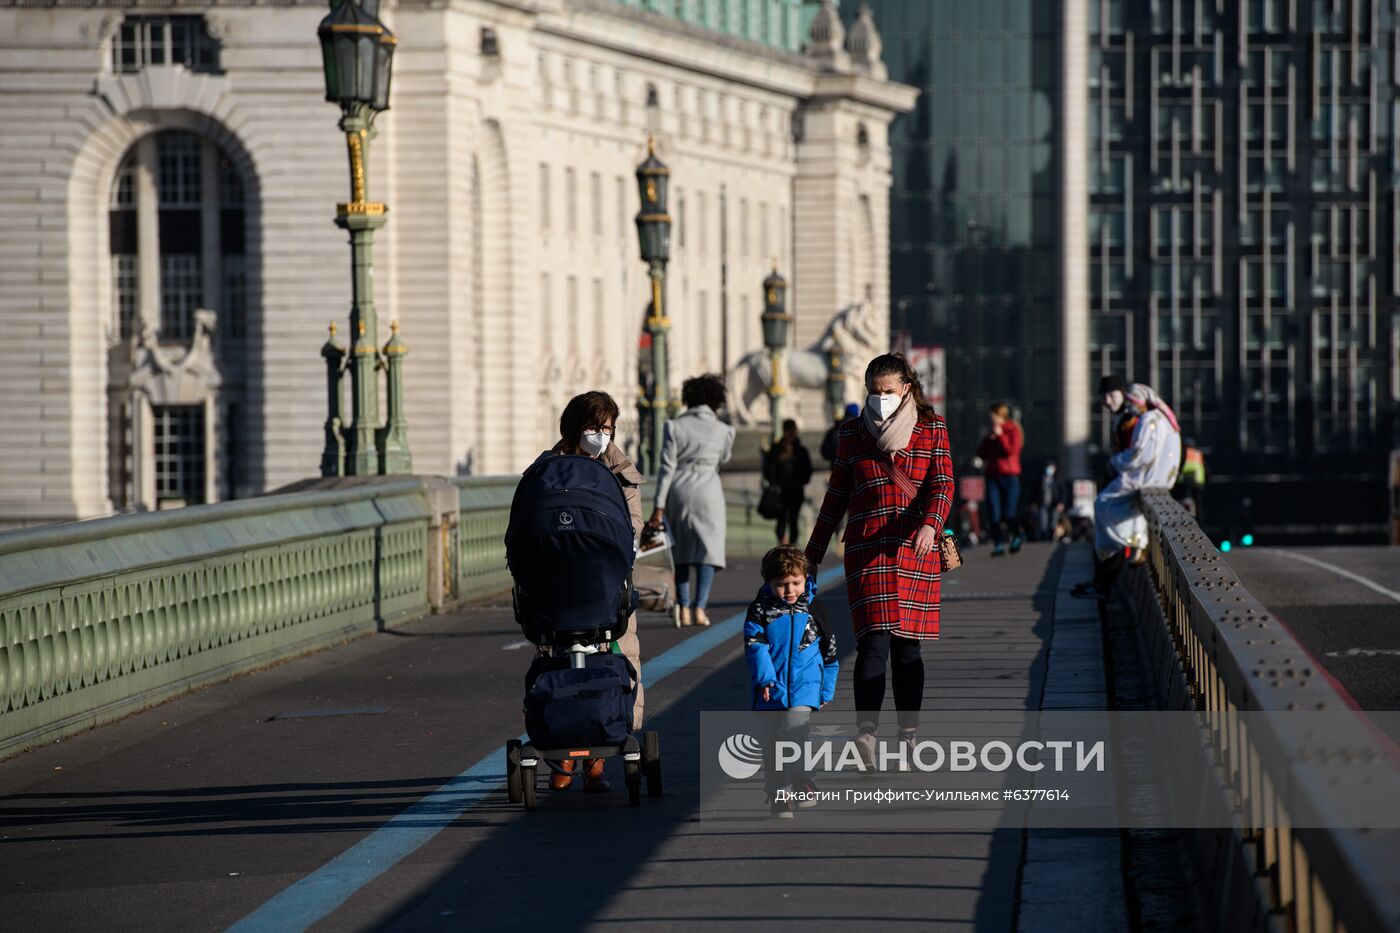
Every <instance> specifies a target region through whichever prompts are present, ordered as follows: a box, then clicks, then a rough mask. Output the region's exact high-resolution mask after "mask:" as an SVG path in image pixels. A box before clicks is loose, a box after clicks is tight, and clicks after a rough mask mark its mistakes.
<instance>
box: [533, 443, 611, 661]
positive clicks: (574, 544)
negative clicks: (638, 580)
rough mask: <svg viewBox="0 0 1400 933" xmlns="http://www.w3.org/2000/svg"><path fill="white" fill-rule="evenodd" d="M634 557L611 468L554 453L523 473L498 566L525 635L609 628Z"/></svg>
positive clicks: (540, 638) (544, 636)
mask: <svg viewBox="0 0 1400 933" xmlns="http://www.w3.org/2000/svg"><path fill="white" fill-rule="evenodd" d="M634 556H635V551H634V548H633V543H632V519H631V515H630V513H629V512H628V509H627V500H626V498H625V497H624V496H623V493H622V486H621V484H620V483H619V482H618V480H617V477H615V476H613V474H612V471H611V470H609V469H608V468H607V467H605V466H604V465H603V464H601V463H599V462H598V461H597V460H594V459H593V458H592V457H582V456H571V455H561V456H556V457H547V458H545V459H543V460H541V461H540V462H538V463H536V464H535V465H534V466H532V467H531V468H530V469H528V470H526V471H525V475H524V476H522V477H521V478H520V484H519V485H518V486H517V487H516V490H515V498H514V499H513V500H512V501H511V504H510V524H509V525H508V526H507V529H506V564H507V565H508V566H509V567H510V573H511V576H512V577H513V578H514V580H515V585H516V595H517V599H518V600H520V601H521V602H522V603H523V604H524V606H525V607H527V608H526V613H527V614H528V615H529V616H530V617H531V618H530V622H529V624H525V632H526V636H527V637H529V638H531V639H532V640H535V641H543V640H546V639H548V638H549V637H550V636H551V635H553V634H556V633H559V632H571V633H572V632H585V633H587V632H598V633H601V632H603V631H607V630H612V629H614V628H616V620H617V617H618V612H619V609H620V608H621V607H622V606H623V605H624V601H630V594H629V593H627V592H626V587H625V584H626V582H627V576H628V573H629V572H630V571H631V569H632V560H633V557H634ZM523 622H524V620H523V619H522V623H523Z"/></svg>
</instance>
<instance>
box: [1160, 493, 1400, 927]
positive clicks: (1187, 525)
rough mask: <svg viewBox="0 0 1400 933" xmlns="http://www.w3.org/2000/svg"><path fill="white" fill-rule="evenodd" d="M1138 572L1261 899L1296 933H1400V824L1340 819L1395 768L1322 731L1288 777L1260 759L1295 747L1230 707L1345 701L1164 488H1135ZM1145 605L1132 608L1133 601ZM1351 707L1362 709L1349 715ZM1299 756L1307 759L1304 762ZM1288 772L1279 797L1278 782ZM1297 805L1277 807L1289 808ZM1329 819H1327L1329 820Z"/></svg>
mask: <svg viewBox="0 0 1400 933" xmlns="http://www.w3.org/2000/svg"><path fill="white" fill-rule="evenodd" d="M1141 503H1142V509H1143V514H1144V515H1145V517H1146V519H1147V523H1148V528H1149V534H1150V546H1149V561H1148V569H1149V571H1150V578H1151V584H1152V590H1153V591H1154V592H1153V595H1155V596H1156V602H1157V608H1158V609H1160V611H1161V615H1162V619H1163V620H1164V621H1165V624H1166V628H1167V633H1168V636H1169V637H1170V639H1171V642H1172V644H1173V646H1174V647H1175V649H1176V654H1177V658H1178V660H1179V662H1180V669H1181V672H1182V673H1183V674H1184V676H1185V682H1186V687H1187V690H1188V695H1187V696H1179V697H1177V698H1176V699H1175V701H1174V702H1175V703H1176V704H1177V705H1180V706H1181V707H1184V708H1194V709H1196V710H1199V711H1201V712H1203V713H1206V714H1221V715H1217V716H1211V715H1207V716H1204V717H1202V718H1203V722H1204V723H1205V725H1206V728H1207V729H1208V731H1209V733H1210V737H1211V740H1212V741H1211V744H1212V746H1213V748H1212V751H1213V752H1214V754H1215V758H1216V764H1217V766H1218V767H1217V773H1218V774H1219V775H1220V778H1221V781H1222V783H1223V785H1224V786H1223V790H1224V791H1225V793H1226V796H1227V799H1228V800H1230V801H1231V802H1232V803H1233V805H1234V809H1235V811H1236V813H1237V815H1238V818H1239V820H1240V827H1241V828H1240V841H1241V843H1242V844H1243V845H1244V846H1246V847H1247V849H1248V850H1249V851H1248V854H1249V855H1251V856H1252V859H1251V861H1252V862H1253V864H1254V865H1255V866H1256V868H1257V870H1258V872H1259V873H1260V874H1261V875H1263V880H1265V881H1266V882H1267V892H1266V893H1267V900H1268V904H1269V907H1270V908H1271V909H1272V910H1274V911H1279V912H1282V913H1283V914H1284V915H1286V917H1287V920H1288V927H1289V929H1291V930H1293V931H1297V933H1310V931H1314V930H1318V931H1321V930H1329V931H1330V930H1335V929H1338V928H1345V929H1349V930H1372V929H1374V930H1389V929H1397V928H1400V875H1397V872H1396V868H1395V866H1397V865H1400V832H1397V831H1392V830H1365V829H1338V828H1330V829H1329V828H1302V827H1301V826H1296V825H1295V826H1290V822H1295V821H1296V822H1301V821H1302V820H1301V819H1295V818H1298V817H1300V815H1301V812H1303V811H1304V810H1306V812H1307V813H1308V817H1307V818H1308V820H1309V821H1310V823H1311V825H1313V826H1323V827H1326V826H1340V825H1344V824H1345V820H1344V819H1342V818H1341V817H1340V809H1341V808H1342V806H1343V805H1344V802H1345V797H1346V794H1347V791H1348V788H1349V787H1359V786H1361V785H1370V786H1374V783H1375V782H1376V781H1378V780H1379V781H1384V782H1387V783H1394V782H1395V781H1396V779H1397V769H1396V766H1395V764H1394V762H1393V761H1392V760H1391V759H1390V758H1388V757H1386V756H1375V755H1373V754H1372V752H1371V750H1370V749H1361V748H1355V749H1353V748H1348V747H1345V745H1344V744H1342V743H1341V742H1340V741H1329V740H1328V739H1327V738H1326V737H1321V738H1318V739H1316V740H1314V741H1315V746H1314V747H1312V748H1310V749H1301V751H1304V752H1308V753H1309V754H1306V755H1296V754H1295V755H1293V756H1290V758H1291V760H1290V766H1289V770H1288V773H1287V774H1286V775H1282V776H1280V775H1278V774H1270V773H1267V772H1266V771H1265V770H1264V769H1263V768H1262V767H1261V761H1263V760H1264V759H1266V758H1272V759H1274V760H1277V754H1276V753H1277V750H1278V749H1280V748H1293V749H1294V750H1295V751H1298V750H1299V749H1298V746H1297V743H1296V736H1291V735H1289V733H1288V730H1287V729H1286V728H1285V727H1284V726H1283V724H1282V722H1279V723H1275V722H1274V721H1273V720H1274V719H1280V720H1281V719H1282V717H1253V718H1251V720H1250V722H1251V724H1252V725H1253V729H1252V730H1245V729H1243V728H1241V727H1240V719H1239V717H1236V716H1232V715H1230V714H1233V713H1240V712H1250V711H1280V712H1289V711H1300V710H1302V711H1306V710H1338V711H1341V710H1347V709H1349V706H1348V704H1347V701H1346V700H1345V699H1344V698H1343V697H1342V695H1341V694H1340V693H1339V692H1338V690H1337V689H1336V688H1335V687H1334V686H1333V685H1332V683H1331V682H1330V681H1329V680H1328V679H1327V678H1326V677H1325V676H1323V674H1322V672H1321V671H1319V670H1318V669H1317V666H1316V662H1315V661H1314V660H1313V659H1312V657H1311V656H1310V655H1309V654H1308V652H1307V650H1306V649H1305V648H1304V647H1303V646H1302V645H1301V644H1300V643H1299V642H1298V641H1297V639H1296V638H1294V637H1293V634H1292V633H1291V632H1290V631H1289V630H1288V629H1287V628H1286V627H1285V626H1284V625H1283V624H1282V623H1280V622H1279V620H1278V619H1277V618H1276V617H1274V616H1273V615H1272V614H1271V613H1270V612H1269V611H1268V610H1267V609H1266V608H1265V607H1264V606H1263V604H1262V603H1260V602H1259V600H1257V599H1256V598H1255V597H1254V596H1252V595H1251V594H1250V593H1249V591H1248V590H1246V589H1245V588H1244V586H1243V585H1242V584H1241V582H1240V580H1239V577H1237V576H1236V575H1235V573H1234V571H1233V570H1231V569H1230V567H1229V566H1228V564H1226V563H1225V561H1224V559H1223V558H1222V556H1221V554H1220V552H1219V550H1217V549H1216V547H1215V546H1214V544H1213V543H1212V542H1211V541H1210V539H1209V538H1208V537H1206V535H1205V534H1204V532H1202V531H1201V529H1200V527H1199V526H1198V525H1197V524H1196V522H1195V520H1194V519H1193V518H1192V517H1191V516H1190V515H1189V514H1188V513H1187V512H1186V510H1185V509H1183V508H1182V507H1181V505H1180V503H1178V502H1176V501H1175V500H1173V499H1172V498H1171V496H1170V495H1169V494H1168V493H1167V492H1166V491H1165V490H1152V491H1145V492H1144V493H1143V494H1142V496H1141ZM1141 608H1144V607H1139V609H1141ZM1358 715H1359V714H1358ZM1305 757H1306V758H1307V759H1308V760H1307V761H1306V763H1304V762H1303V760H1302V759H1303V758H1305ZM1279 780H1285V781H1286V782H1287V785H1288V787H1287V793H1286V794H1285V793H1283V792H1282V788H1280V787H1277V786H1275V782H1276V781H1279ZM1285 801H1292V805H1293V806H1294V807H1295V808H1297V809H1298V811H1299V812H1297V813H1289V812H1286V811H1287V807H1288V804H1287V803H1286V802H1285ZM1329 814H1336V815H1337V818H1336V819H1335V820H1330V821H1329Z"/></svg>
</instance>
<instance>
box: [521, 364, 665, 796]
mask: <svg viewBox="0 0 1400 933" xmlns="http://www.w3.org/2000/svg"><path fill="white" fill-rule="evenodd" d="M618 413H619V409H618V407H617V402H616V401H614V400H613V398H612V396H611V395H609V394H608V393H606V392H596V391H595V392H585V393H583V394H582V395H576V396H574V397H573V398H572V399H570V400H569V404H568V405H566V406H564V412H563V414H562V415H560V416H559V435H560V439H559V443H557V444H555V445H554V447H552V448H551V449H549V450H547V451H545V452H544V453H542V454H540V455H539V457H538V458H537V459H536V460H535V463H534V464H531V467H530V469H531V470H533V469H534V468H535V467H536V466H538V465H539V464H540V463H541V461H545V460H548V459H549V458H552V457H559V456H564V455H573V456H584V457H592V458H594V459H596V460H597V461H598V462H600V463H601V464H603V466H605V467H607V468H608V470H609V471H611V473H612V474H613V476H615V477H616V478H617V481H618V483H619V484H620V485H621V486H622V493H623V497H624V498H625V499H626V501H627V511H628V513H629V516H630V517H631V521H632V538H633V540H634V542H635V541H636V539H637V538H638V536H639V535H640V534H641V531H642V492H641V484H642V474H641V473H640V472H639V471H638V470H637V468H636V466H635V465H633V463H632V461H631V460H630V459H628V457H627V455H626V454H624V453H623V452H622V451H621V450H620V449H619V448H618V447H617V445H616V444H614V443H613V436H614V432H615V431H616V428H617V416H618ZM527 472H528V471H527ZM617 650H618V652H619V653H621V654H622V655H623V657H625V658H627V660H628V661H629V662H630V663H631V665H632V670H633V671H634V672H635V676H636V680H635V683H634V686H633V689H634V693H635V698H634V702H633V707H632V723H631V726H632V730H633V731H634V732H635V731H638V730H640V729H641V727H642V661H641V645H640V644H639V642H638V641H637V616H636V613H635V612H634V613H632V616H631V618H630V619H629V621H628V625H627V631H626V632H625V633H624V634H623V635H622V636H621V637H620V638H618V639H617ZM603 766H604V761H603V759H601V758H594V759H591V760H588V761H586V762H583V768H582V770H583V780H584V788H583V789H584V790H585V791H588V792H591V793H601V792H604V791H607V790H608V789H609V784H608V782H607V780H605V779H604V777H603ZM573 770H574V762H572V761H563V762H559V770H558V771H555V772H554V773H552V774H551V775H550V787H551V788H553V789H554V790H566V789H567V788H568V787H569V786H570V785H571V784H572V783H573V775H572V773H571V772H573Z"/></svg>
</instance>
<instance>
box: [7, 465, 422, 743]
mask: <svg viewBox="0 0 1400 933" xmlns="http://www.w3.org/2000/svg"><path fill="white" fill-rule="evenodd" d="M431 518H432V509H431V508H430V502H429V498H428V496H427V492H426V487H425V484H424V483H423V482H422V481H419V480H399V481H395V482H389V483H382V484H379V485H377V486H373V487H366V488H359V489H345V490H335V491H317V492H301V493H294V494H289V495H274V496H267V497H263V498H258V499H248V500H242V501H237V502H228V503H220V504H217V505H209V506H194V507H190V508H185V509H179V510H172V511H169V512H151V513H145V514H138V515H121V516H115V517H112V518H105V519H98V520H94V521H90V522H78V523H71V524H63V525H51V526H44V527H39V528H32V529H26V530H23V531H18V532H13V533H10V534H5V535H0V756H3V755H5V754H8V753H12V752H14V751H18V750H20V749H22V748H24V747H26V746H28V745H32V744H35V743H36V742H38V741H41V740H46V739H52V738H57V737H59V736H62V735H66V734H70V733H72V732H76V731H80V730H82V729H85V728H88V727H90V726H92V725H96V724H98V723H100V722H104V721H110V720H112V719H115V718H118V717H119V716H122V715H125V714H126V713H129V712H131V711H133V710H135V709H140V708H142V707H144V706H149V705H152V704H154V703H156V702H159V701H161V700H163V699H165V698H167V697H169V696H172V695H174V694H176V693H180V692H183V691H185V690H188V689H191V688H194V687H197V686H201V685H203V684H207V683H211V682H213V681H216V680H220V679H224V678H226V677H229V676H232V675H233V674H236V673H239V672H241V671H245V670H251V669H254V668H257V667H260V666H265V665H267V664H270V663H273V662H275V661H278V660H281V659H282V658H285V657H290V656H292V655H295V654H298V653H302V652H305V651H307V650H311V649H312V648H315V647H319V646H321V645H324V644H328V643H331V642H334V641H336V640H340V639H343V638H346V637H351V636H353V635H357V634H361V633H363V632H366V631H373V630H374V629H375V628H377V627H383V626H386V625H393V624H395V623H397V622H399V621H402V620H405V619H408V618H412V617H414V616H418V615H422V614H423V613H425V612H426V611H427V610H428V593H427V576H426V574H425V573H424V567H425V566H426V560H427V548H426V544H427V534H426V530H427V528H428V526H429V524H430V520H431Z"/></svg>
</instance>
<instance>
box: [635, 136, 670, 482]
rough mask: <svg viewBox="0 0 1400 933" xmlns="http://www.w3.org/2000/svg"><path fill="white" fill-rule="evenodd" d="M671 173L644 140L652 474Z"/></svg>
mask: <svg viewBox="0 0 1400 933" xmlns="http://www.w3.org/2000/svg"><path fill="white" fill-rule="evenodd" d="M670 184H671V170H670V169H669V168H667V167H666V166H665V164H664V163H662V161H661V160H660V159H658V158H657V157H656V141H655V140H654V139H651V138H648V139H647V157H646V160H645V161H643V162H642V164H641V165H638V166H637V191H638V193H639V194H640V195H641V199H642V209H641V211H640V212H639V213H638V214H637V238H638V239H639V240H640V241H641V247H642V262H645V263H646V264H647V267H648V269H649V270H650V276H651V308H650V312H651V313H650V314H649V315H648V316H647V320H646V330H647V333H648V334H650V335H651V392H650V393H649V394H648V397H646V398H645V399H644V400H643V401H642V402H641V403H640V405H641V406H642V407H644V408H645V409H646V410H647V414H648V415H649V417H648V419H647V420H648V421H649V422H650V433H649V436H648V438H647V469H648V470H649V471H650V472H651V473H652V474H655V473H656V471H657V468H658V467H659V466H660V464H661V432H662V429H663V428H664V426H665V424H666V419H667V417H668V416H669V413H670V412H669V405H668V399H667V394H668V392H667V388H666V379H667V374H666V335H667V334H668V333H669V332H670V330H671V319H670V318H669V317H667V316H666V306H665V296H666V262H667V261H668V260H669V259H670V258H671V216H670V215H669V214H667V213H666V194H667V189H668V188H669V187H670Z"/></svg>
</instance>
